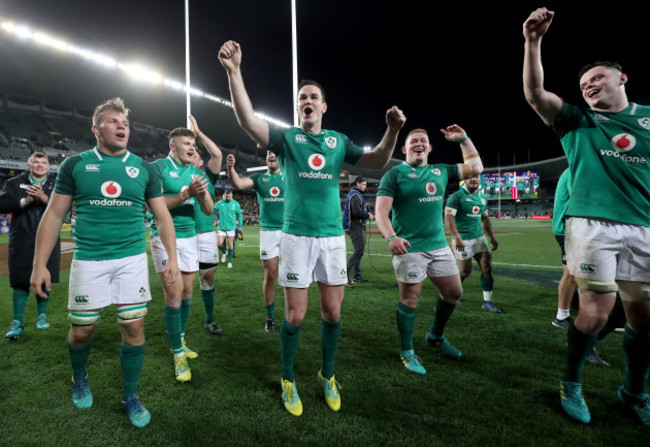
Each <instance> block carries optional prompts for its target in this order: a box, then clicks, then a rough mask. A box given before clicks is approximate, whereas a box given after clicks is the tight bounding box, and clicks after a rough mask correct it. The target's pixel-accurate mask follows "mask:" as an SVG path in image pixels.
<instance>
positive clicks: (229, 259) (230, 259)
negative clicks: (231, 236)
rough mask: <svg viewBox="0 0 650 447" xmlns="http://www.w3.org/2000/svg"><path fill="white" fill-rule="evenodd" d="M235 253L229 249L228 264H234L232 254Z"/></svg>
mask: <svg viewBox="0 0 650 447" xmlns="http://www.w3.org/2000/svg"><path fill="white" fill-rule="evenodd" d="M234 252H235V250H233V249H232V248H229V249H228V263H229V264H230V263H231V262H232V254H233V253H234Z"/></svg>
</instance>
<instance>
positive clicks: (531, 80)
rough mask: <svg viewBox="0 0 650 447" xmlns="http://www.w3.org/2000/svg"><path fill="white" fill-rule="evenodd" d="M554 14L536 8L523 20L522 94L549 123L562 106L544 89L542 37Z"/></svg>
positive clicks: (556, 98) (557, 99) (544, 9)
mask: <svg viewBox="0 0 650 447" xmlns="http://www.w3.org/2000/svg"><path fill="white" fill-rule="evenodd" d="M554 14H555V13H554V12H553V11H549V10H547V9H546V8H538V9H536V10H535V11H533V12H532V13H531V14H530V16H528V19H526V21H525V22H524V37H525V38H526V42H525V44H524V95H525V96H526V101H528V104H530V106H531V107H532V108H533V109H534V110H535V112H537V114H538V115H539V116H540V118H542V120H543V121H544V122H545V123H546V124H551V123H552V122H553V121H554V120H555V117H556V115H557V114H558V112H559V111H560V109H561V108H562V99H560V97H559V96H557V95H556V94H555V93H551V92H548V91H546V90H545V89H544V68H543V67H542V52H541V46H542V37H543V36H544V34H546V32H547V31H548V28H549V26H551V21H552V20H553V15H554Z"/></svg>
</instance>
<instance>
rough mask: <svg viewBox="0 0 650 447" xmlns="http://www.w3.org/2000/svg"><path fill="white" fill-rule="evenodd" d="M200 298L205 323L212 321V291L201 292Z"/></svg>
mask: <svg viewBox="0 0 650 447" xmlns="http://www.w3.org/2000/svg"><path fill="white" fill-rule="evenodd" d="M201 297H202V298H203V307H204V308H205V321H214V289H210V290H201Z"/></svg>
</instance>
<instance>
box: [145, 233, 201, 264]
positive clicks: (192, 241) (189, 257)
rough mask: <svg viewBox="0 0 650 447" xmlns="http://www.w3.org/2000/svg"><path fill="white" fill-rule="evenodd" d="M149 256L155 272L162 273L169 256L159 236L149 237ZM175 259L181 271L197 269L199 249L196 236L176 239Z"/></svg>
mask: <svg viewBox="0 0 650 447" xmlns="http://www.w3.org/2000/svg"><path fill="white" fill-rule="evenodd" d="M151 257H152V258H153V266H154V269H155V270H156V273H163V272H164V271H165V266H166V265H167V259H168V258H169V257H168V256H167V252H166V251H165V247H164V246H163V244H162V241H161V240H160V236H152V237H151ZM176 259H177V262H178V268H179V270H180V271H181V272H185V273H191V272H196V271H198V270H199V250H198V247H197V237H196V236H192V237H184V238H180V239H176Z"/></svg>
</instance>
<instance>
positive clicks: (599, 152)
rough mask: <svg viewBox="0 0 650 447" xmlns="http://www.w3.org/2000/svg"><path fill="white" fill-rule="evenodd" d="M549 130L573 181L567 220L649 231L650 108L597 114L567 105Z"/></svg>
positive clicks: (631, 108) (644, 107)
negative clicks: (603, 222) (557, 139)
mask: <svg viewBox="0 0 650 447" xmlns="http://www.w3.org/2000/svg"><path fill="white" fill-rule="evenodd" d="M552 127H553V129H554V130H555V131H556V132H557V134H558V135H559V137H560V141H561V142H562V147H563V148H564V152H565V153H566V156H567V159H568V162H569V169H570V171H571V178H572V179H573V181H574V183H573V185H572V189H571V197H570V198H569V207H568V209H567V213H566V215H567V217H568V216H579V217H594V218H601V219H610V220H614V221H618V222H624V223H628V224H633V225H642V226H646V227H647V226H650V212H649V210H650V166H649V165H648V163H649V162H650V107H647V106H641V105H638V104H634V103H630V105H629V106H628V107H627V108H625V109H624V110H622V111H620V112H597V111H594V110H591V109H586V108H580V107H576V106H574V105H571V104H568V103H566V102H565V103H564V104H562V109H561V110H560V112H559V113H558V115H557V117H556V118H555V121H554V122H553V124H552Z"/></svg>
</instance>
